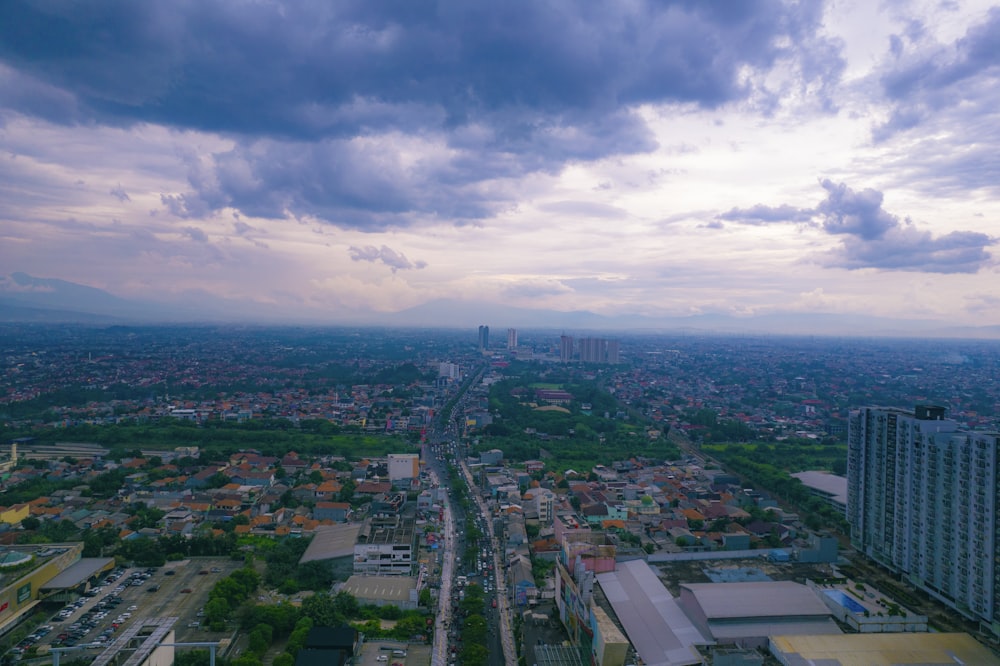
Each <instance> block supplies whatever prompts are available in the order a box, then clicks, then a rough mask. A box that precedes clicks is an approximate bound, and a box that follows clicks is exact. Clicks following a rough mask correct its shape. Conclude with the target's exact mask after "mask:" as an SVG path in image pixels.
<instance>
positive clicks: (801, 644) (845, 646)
mask: <svg viewBox="0 0 1000 666" xmlns="http://www.w3.org/2000/svg"><path fill="white" fill-rule="evenodd" d="M769 648H770V651H771V654H772V655H773V656H774V658H775V659H777V660H778V663H780V664H784V665H785V666H799V665H800V664H823V665H824V666H854V664H866V666H905V665H906V664H912V665H913V666H917V665H918V664H920V665H921V666H925V665H926V664H981V665H983V666H985V665H986V664H997V663H1000V662H998V660H997V658H996V656H995V655H994V654H993V653H992V652H990V650H989V649H988V648H987V647H985V646H983V645H981V644H980V643H978V642H977V641H976V639H974V638H973V637H972V636H970V635H969V634H944V633H941V634H938V633H933V634H932V633H927V634H844V635H841V636H829V635H827V636H772V637H771V639H770V644H769Z"/></svg>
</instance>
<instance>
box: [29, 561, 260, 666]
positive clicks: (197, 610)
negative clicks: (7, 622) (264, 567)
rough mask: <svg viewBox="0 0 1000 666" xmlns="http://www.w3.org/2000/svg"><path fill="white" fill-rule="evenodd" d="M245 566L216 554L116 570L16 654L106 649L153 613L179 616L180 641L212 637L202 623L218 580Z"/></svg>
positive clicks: (57, 614)
mask: <svg viewBox="0 0 1000 666" xmlns="http://www.w3.org/2000/svg"><path fill="white" fill-rule="evenodd" d="M239 566H240V563H239V562H234V561H232V560H228V559H222V558H213V559H198V560H182V561H179V562H168V563H167V564H166V565H165V566H163V567H158V568H148V569H146V568H130V569H115V570H114V571H113V572H112V573H111V574H109V575H108V576H107V577H105V578H104V579H103V580H102V581H100V582H99V583H98V584H97V585H95V586H94V587H93V588H92V589H90V590H89V591H87V592H86V593H85V594H84V595H82V596H80V597H78V598H77V599H74V600H73V601H71V602H69V603H67V604H66V605H65V606H64V607H63V608H61V609H59V610H58V611H56V612H55V613H53V614H52V615H51V616H50V617H49V618H48V619H47V620H46V621H45V622H44V623H43V624H42V625H41V626H40V627H39V628H38V629H36V630H35V632H34V633H32V634H31V635H30V636H28V637H27V638H25V639H24V640H23V641H21V642H20V643H19V644H18V645H17V646H15V647H14V648H13V649H12V654H13V655H14V656H15V657H20V656H21V655H23V654H24V653H25V652H27V651H28V650H29V649H30V648H32V647H35V648H37V651H38V653H39V654H45V653H47V652H48V651H49V649H50V648H52V647H77V648H91V649H99V648H104V647H105V646H106V645H107V644H109V643H111V642H113V641H114V638H115V635H116V634H117V633H118V632H120V631H121V630H122V629H124V628H125V627H127V626H129V625H130V624H132V623H134V622H138V621H141V620H142V619H143V618H149V617H176V618H177V619H178V621H177V624H176V625H175V627H174V628H175V631H176V635H177V639H178V640H181V641H185V640H212V639H213V638H215V637H217V636H218V635H217V634H213V633H212V632H209V631H207V629H204V628H202V627H201V617H202V608H203V607H204V604H205V601H206V600H207V598H208V593H209V591H210V590H211V589H212V586H213V585H214V584H215V582H216V581H218V580H219V578H221V577H223V576H226V575H228V574H230V573H232V571H233V570H234V569H236V568H237V567H239Z"/></svg>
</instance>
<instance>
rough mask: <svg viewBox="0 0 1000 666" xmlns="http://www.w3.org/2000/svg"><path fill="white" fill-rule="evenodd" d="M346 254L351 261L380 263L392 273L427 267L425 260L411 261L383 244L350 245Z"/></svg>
mask: <svg viewBox="0 0 1000 666" xmlns="http://www.w3.org/2000/svg"><path fill="white" fill-rule="evenodd" d="M348 254H350V255H351V261H367V262H368V263H382V264H385V265H386V266H388V267H389V268H391V269H392V272H393V273H395V272H396V271H399V270H403V271H406V270H411V269H416V270H420V269H422V268H427V262H426V261H414V262H411V261H410V260H409V259H407V258H406V255H404V254H403V253H402V252H396V251H395V250H393V249H392V248H391V247H387V246H385V245H383V246H382V247H375V246H374V245H365V246H363V247H355V246H353V245H352V246H351V247H350V248H348Z"/></svg>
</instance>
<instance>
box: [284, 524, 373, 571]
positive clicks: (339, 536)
mask: <svg viewBox="0 0 1000 666" xmlns="http://www.w3.org/2000/svg"><path fill="white" fill-rule="evenodd" d="M360 532H361V526H360V525H350V524H345V525H323V526H321V527H317V528H316V530H315V532H314V535H315V536H313V540H312V541H311V542H309V547H308V548H306V552H304V553H303V554H302V559H300V560H299V564H303V563H305V562H314V561H318V560H333V559H337V558H340V557H353V556H354V544H355V543H357V541H358V534H359V533H360Z"/></svg>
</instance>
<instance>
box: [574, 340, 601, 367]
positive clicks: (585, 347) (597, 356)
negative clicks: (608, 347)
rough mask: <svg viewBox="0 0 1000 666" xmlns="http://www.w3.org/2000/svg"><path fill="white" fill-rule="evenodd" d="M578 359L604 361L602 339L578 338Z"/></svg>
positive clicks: (585, 361) (594, 361) (589, 361)
mask: <svg viewBox="0 0 1000 666" xmlns="http://www.w3.org/2000/svg"><path fill="white" fill-rule="evenodd" d="M579 348H580V360H581V361H582V362H584V363H604V348H605V345H604V340H602V339H601V338H580V344H579Z"/></svg>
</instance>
